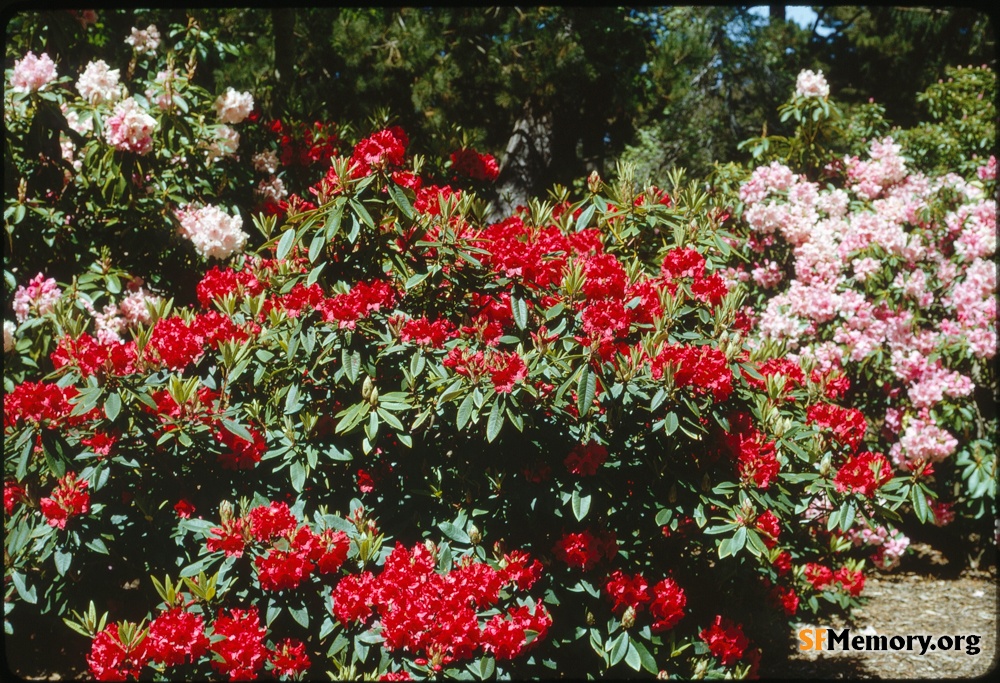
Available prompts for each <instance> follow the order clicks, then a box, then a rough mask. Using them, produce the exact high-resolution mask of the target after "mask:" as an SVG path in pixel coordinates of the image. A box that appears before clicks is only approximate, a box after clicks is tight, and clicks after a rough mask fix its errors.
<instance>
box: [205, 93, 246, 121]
mask: <svg viewBox="0 0 1000 683" xmlns="http://www.w3.org/2000/svg"><path fill="white" fill-rule="evenodd" d="M213 107H214V108H215V115H216V116H217V117H218V119H219V122H220V123H242V122H243V120H244V119H246V117H247V116H249V115H250V112H252V111H253V95H251V94H250V93H248V92H243V93H241V92H237V91H236V90H235V89H234V88H226V92H224V93H222V94H221V95H219V96H218V97H217V98H216V100H215V104H214V105H213Z"/></svg>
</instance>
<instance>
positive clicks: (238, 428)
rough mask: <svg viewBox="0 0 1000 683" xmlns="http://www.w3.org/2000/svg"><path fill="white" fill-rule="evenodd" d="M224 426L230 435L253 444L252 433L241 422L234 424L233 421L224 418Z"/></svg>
mask: <svg viewBox="0 0 1000 683" xmlns="http://www.w3.org/2000/svg"><path fill="white" fill-rule="evenodd" d="M222 426H223V427H225V428H226V431H227V432H229V433H230V434H233V435H235V436H238V437H240V438H241V439H243V440H244V441H249V442H250V443H253V436H251V435H250V431H249V430H248V429H247V428H246V427H244V426H243V425H241V424H240V423H239V422H234V421H233V420H230V419H229V418H227V417H224V418H222Z"/></svg>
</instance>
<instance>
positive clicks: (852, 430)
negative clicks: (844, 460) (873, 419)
mask: <svg viewBox="0 0 1000 683" xmlns="http://www.w3.org/2000/svg"><path fill="white" fill-rule="evenodd" d="M806 421H807V423H808V424H817V425H819V426H820V427H826V428H827V429H830V430H832V431H833V438H834V439H836V440H837V441H838V442H839V443H842V444H844V445H845V446H849V447H850V448H851V450H852V451H856V450H857V449H858V446H860V445H861V441H862V439H864V438H865V430H866V429H867V428H868V425H867V423H866V422H865V416H864V414H863V413H862V412H861V411H860V410H857V409H855V408H841V407H840V406H837V405H834V404H832V403H817V404H815V405H812V406H809V409H808V410H807V411H806Z"/></svg>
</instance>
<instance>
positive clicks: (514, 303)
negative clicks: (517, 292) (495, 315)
mask: <svg viewBox="0 0 1000 683" xmlns="http://www.w3.org/2000/svg"><path fill="white" fill-rule="evenodd" d="M510 308H511V311H513V313H514V322H515V323H516V324H517V326H518V328H519V329H522V330H523V329H524V328H525V327H527V326H528V305H527V304H526V303H525V302H524V299H521V298H520V297H513V296H512V297H511V298H510Z"/></svg>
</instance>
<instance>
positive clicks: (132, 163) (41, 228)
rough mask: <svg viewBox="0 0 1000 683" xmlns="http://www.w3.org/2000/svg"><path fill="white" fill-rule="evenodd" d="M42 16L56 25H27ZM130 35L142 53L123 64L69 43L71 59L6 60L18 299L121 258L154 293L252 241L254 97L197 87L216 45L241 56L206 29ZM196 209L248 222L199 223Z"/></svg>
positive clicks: (11, 281) (134, 49) (9, 208)
mask: <svg viewBox="0 0 1000 683" xmlns="http://www.w3.org/2000/svg"><path fill="white" fill-rule="evenodd" d="M33 20H34V21H44V19H41V18H38V19H32V15H30V14H27V13H26V14H25V15H24V16H23V17H22V18H21V21H24V22H27V23H28V24H30V23H31V22H32V21H33ZM25 31H26V32H27V29H26V28H25ZM120 40H121V41H122V42H121V45H122V46H123V47H130V49H129V53H131V54H130V57H131V59H129V58H128V57H125V58H124V60H123V62H122V63H113V62H112V60H111V59H110V58H107V61H106V60H105V59H97V58H92V59H89V61H88V60H85V59H83V57H82V55H84V54H87V55H90V54H92V50H91V49H89V48H88V49H85V50H80V49H73V48H74V46H72V45H62V46H60V47H61V48H62V51H61V54H60V57H59V60H58V63H57V62H56V61H53V57H52V56H50V55H49V54H47V53H44V52H43V53H37V51H36V52H28V53H26V54H25V55H23V56H22V57H19V58H16V59H10V60H9V62H8V64H7V67H12V68H7V69H6V71H5V89H4V92H5V94H6V95H7V96H6V98H5V108H4V111H5V140H6V144H7V150H8V154H7V157H6V158H7V162H6V163H7V166H6V167H5V168H6V170H5V187H6V188H7V192H6V194H5V205H4V216H5V220H4V223H5V226H6V229H7V232H8V233H9V234H10V235H11V238H12V239H13V240H14V241H16V242H17V244H18V248H17V249H14V250H8V251H7V252H5V259H4V271H5V273H6V275H5V278H4V280H5V284H4V287H5V292H6V296H7V297H9V296H10V292H11V291H12V290H14V289H16V288H17V287H18V286H24V285H26V284H27V281H26V278H29V277H32V276H34V274H35V273H37V272H39V271H42V270H45V271H46V272H47V274H48V275H49V276H50V277H57V278H58V279H59V280H60V281H65V282H68V281H70V280H71V278H72V277H73V276H76V275H79V274H80V272H79V270H78V269H79V268H80V266H82V267H84V268H85V267H86V266H88V265H89V264H90V263H92V262H98V261H101V260H102V259H104V258H106V256H107V254H108V253H111V254H112V259H113V261H114V263H113V265H114V266H115V267H117V268H122V269H124V270H126V271H128V272H129V273H132V274H134V275H136V276H139V277H142V278H143V279H144V280H145V281H146V282H148V283H149V285H150V286H152V287H154V288H157V289H162V288H166V289H171V288H173V287H175V286H176V285H177V284H178V283H182V282H183V283H187V285H188V286H191V285H193V284H194V282H196V281H197V278H198V276H199V274H200V271H201V270H202V269H203V266H204V261H205V260H206V259H209V258H219V259H222V258H227V257H228V256H229V255H230V254H231V253H233V252H234V251H237V252H238V251H240V250H241V249H242V248H243V246H244V240H245V239H246V237H247V235H246V233H243V232H241V231H239V224H238V221H240V220H244V219H245V220H246V221H247V222H248V223H249V221H250V208H251V201H250V200H251V198H252V196H253V188H252V186H251V185H250V182H251V179H252V175H253V171H252V169H251V167H250V166H249V165H248V164H247V163H246V161H248V160H249V157H250V156H251V155H252V150H251V149H249V142H248V141H244V142H242V143H241V141H240V133H241V131H242V130H244V129H245V128H246V127H247V126H248V125H249V123H248V122H245V119H246V118H247V117H248V116H249V115H250V114H251V112H252V109H253V106H254V103H253V97H252V95H251V94H250V93H249V92H238V91H236V90H234V89H233V88H229V89H227V90H226V91H225V92H223V93H210V92H208V91H206V90H205V89H204V88H203V87H201V86H200V85H197V83H198V82H200V80H201V79H200V78H198V77H197V76H200V74H199V73H198V72H199V70H200V69H203V68H205V67H204V66H203V65H202V64H201V63H200V59H199V55H207V52H206V50H207V47H209V46H211V47H212V49H213V51H215V50H218V51H219V53H220V55H224V54H226V53H227V52H229V53H236V52H237V50H236V48H234V47H233V46H229V45H224V44H222V43H216V42H215V41H214V39H213V36H212V35H210V33H208V32H207V31H204V30H203V29H202V28H201V27H199V26H198V25H197V24H196V23H194V22H192V23H190V24H188V25H187V26H183V25H175V26H169V27H163V26H161V27H159V28H157V27H156V26H155V25H149V26H147V27H146V28H145V29H141V30H140V29H138V28H136V27H134V28H133V29H132V33H131V35H130V36H121V38H120ZM192 50H193V51H192ZM201 59H202V60H203V59H204V57H202V58H201ZM81 60H83V61H81ZM196 75H197V76H196ZM244 157H245V159H244ZM189 205H194V206H197V207H205V209H208V208H213V207H218V210H220V211H222V212H223V213H226V214H227V216H226V218H228V219H230V220H231V221H236V222H237V223H236V225H235V226H230V225H228V224H225V225H222V226H221V227H220V226H217V225H216V224H219V223H220V217H219V216H215V217H214V220H212V221H210V220H208V219H207V218H206V219H203V220H201V221H199V222H198V223H199V224H198V225H197V226H194V227H192V225H191V224H190V223H191V222H192V220H187V221H185V220H184V216H185V215H186V216H188V217H190V216H191V213H190V211H188V212H187V213H185V207H188V206H189ZM237 207H239V208H237ZM240 211H241V212H242V217H241V216H240V215H236V216H232V218H230V216H231V215H232V214H233V213H234V212H240ZM184 289H186V288H184ZM113 293H117V292H113Z"/></svg>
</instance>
